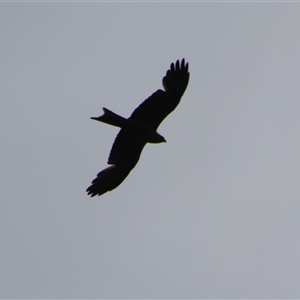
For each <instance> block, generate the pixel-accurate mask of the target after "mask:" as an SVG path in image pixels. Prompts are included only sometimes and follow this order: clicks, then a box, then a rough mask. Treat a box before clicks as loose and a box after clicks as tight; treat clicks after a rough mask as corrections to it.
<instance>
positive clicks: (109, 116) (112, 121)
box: [91, 107, 127, 128]
mask: <svg viewBox="0 0 300 300" xmlns="http://www.w3.org/2000/svg"><path fill="white" fill-rule="evenodd" d="M103 111H104V114H103V115H102V116H100V117H97V118H94V117H92V118H91V119H93V120H97V121H100V122H103V123H106V124H109V125H112V126H117V127H121V128H122V127H123V126H124V125H125V124H126V122H127V119H125V118H123V117H121V116H119V115H117V114H115V113H114V112H112V111H110V110H108V109H107V108H105V107H103Z"/></svg>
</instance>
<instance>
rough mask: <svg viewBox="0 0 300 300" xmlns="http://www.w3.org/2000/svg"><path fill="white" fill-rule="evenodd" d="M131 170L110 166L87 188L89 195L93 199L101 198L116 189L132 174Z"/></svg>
mask: <svg viewBox="0 0 300 300" xmlns="http://www.w3.org/2000/svg"><path fill="white" fill-rule="evenodd" d="M130 171H131V168H126V167H122V166H110V167H108V168H106V169H104V170H102V171H101V172H100V173H98V175H97V177H96V178H95V179H94V180H93V181H92V184H91V185H90V186H89V187H88V188H87V190H86V191H87V194H88V195H90V196H91V197H94V196H97V195H98V196H101V195H103V194H105V193H106V192H108V191H111V190H113V189H115V188H116V187H117V186H119V185H120V184H121V183H122V182H123V180H124V179H125V178H126V177H127V176H128V174H129V173H130Z"/></svg>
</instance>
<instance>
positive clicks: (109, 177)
mask: <svg viewBox="0 0 300 300" xmlns="http://www.w3.org/2000/svg"><path fill="white" fill-rule="evenodd" d="M145 145H146V143H145V142H143V141H140V140H137V139H135V138H134V137H132V136H131V135H130V134H128V133H127V132H126V131H125V130H123V129H121V130H120V131H119V133H118V135H117V137H116V139H115V141H114V143H113V146H112V148H111V151H110V154H109V158H108V164H110V165H112V166H110V167H108V168H106V169H104V170H102V171H101V172H100V173H98V175H97V177H96V178H95V179H94V180H93V181H92V184H91V186H89V187H88V188H87V190H86V191H87V193H88V195H91V197H94V196H96V195H98V196H101V195H103V194H104V193H106V192H108V191H111V190H113V189H115V188H116V187H117V186H119V185H120V184H121V183H122V182H123V180H124V179H125V178H126V177H127V176H128V174H129V173H130V171H131V170H132V169H133V168H134V167H135V165H136V164H137V162H138V161H139V158H140V155H141V152H142V150H143V148H144V146H145Z"/></svg>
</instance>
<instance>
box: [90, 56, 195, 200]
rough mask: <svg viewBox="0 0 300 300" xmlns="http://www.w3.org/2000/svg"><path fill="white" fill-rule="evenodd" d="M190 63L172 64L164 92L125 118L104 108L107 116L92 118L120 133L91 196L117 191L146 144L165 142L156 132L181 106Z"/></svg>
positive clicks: (155, 94)
mask: <svg viewBox="0 0 300 300" xmlns="http://www.w3.org/2000/svg"><path fill="white" fill-rule="evenodd" d="M188 67H189V65H188V63H185V61H184V59H182V61H181V62H180V61H179V60H177V61H176V63H172V64H171V66H170V69H169V70H168V71H167V73H166V76H165V77H164V78H163V79H162V84H163V87H164V90H157V91H156V92H154V93H153V94H152V95H151V96H150V97H149V98H147V99H146V100H145V101H144V102H143V103H141V104H140V105H139V106H138V107H137V108H136V109H135V110H134V111H133V113H132V114H131V116H130V117H129V118H128V119H126V118H123V117H121V116H119V115H117V114H115V113H114V112H112V111H110V110H108V109H107V108H103V111H104V114H103V115H102V116H100V117H92V118H91V119H93V120H97V121H100V122H103V123H107V124H109V125H112V126H117V127H120V128H121V130H120V131H119V133H118V134H117V137H116V139H115V141H114V143H113V146H112V148H111V150H110V154H109V157H108V162H107V163H108V164H109V165H111V166H109V167H108V168H106V169H104V170H102V171H101V172H100V173H98V175H97V177H96V178H95V179H94V180H93V181H92V184H91V185H90V186H89V187H88V188H87V190H86V191H87V194H88V195H90V196H91V197H94V196H97V195H98V196H101V195H103V194H104V193H106V192H108V191H111V190H113V189H115V188H116V187H117V186H119V185H120V184H121V183H122V182H123V180H124V179H125V178H126V177H127V176H128V174H129V173H130V171H131V170H132V169H133V168H134V167H135V165H136V164H137V162H138V160H139V158H140V155H141V152H142V150H143V148H144V146H145V145H146V144H147V143H162V142H166V140H165V138H164V137H163V136H161V135H160V134H159V133H158V132H157V131H156V130H157V128H158V126H159V124H160V123H161V122H162V121H163V120H164V118H165V117H166V116H167V115H168V114H170V113H171V112H172V111H173V110H174V109H175V108H176V106H177V105H178V104H179V102H180V99H181V97H182V95H183V93H184V91H185V89H186V87H187V85H188V82H189V75H190V73H189V71H188Z"/></svg>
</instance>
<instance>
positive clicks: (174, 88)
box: [130, 59, 190, 129]
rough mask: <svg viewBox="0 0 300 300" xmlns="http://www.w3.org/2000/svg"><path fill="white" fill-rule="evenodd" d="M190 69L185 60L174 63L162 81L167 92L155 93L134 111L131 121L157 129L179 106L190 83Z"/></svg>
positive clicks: (158, 91) (159, 91)
mask: <svg viewBox="0 0 300 300" xmlns="http://www.w3.org/2000/svg"><path fill="white" fill-rule="evenodd" d="M188 69H189V65H188V63H185V61H184V59H182V61H181V62H179V60H177V61H176V63H175V64H174V63H172V64H171V66H170V69H169V70H168V71H167V73H166V76H165V77H164V78H163V80H162V82H163V87H164V90H165V91H163V90H157V91H156V92H155V93H153V94H152V95H151V96H150V97H149V98H147V99H146V100H145V101H144V102H143V103H142V104H140V105H139V106H138V107H137V108H136V109H135V110H134V112H133V113H132V115H131V116H130V119H132V120H139V121H142V122H144V123H146V124H147V125H148V126H150V127H152V128H153V129H157V127H158V126H159V124H160V123H161V122H162V121H163V119H164V118H165V117H166V116H167V115H168V114H169V113H171V112H172V111H173V110H174V109H175V108H176V106H177V105H178V104H179V102H180V99H181V97H182V95H183V93H184V91H185V89H186V87H187V85H188V82H189V76H190V74H189V71H188Z"/></svg>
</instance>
